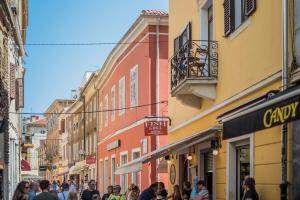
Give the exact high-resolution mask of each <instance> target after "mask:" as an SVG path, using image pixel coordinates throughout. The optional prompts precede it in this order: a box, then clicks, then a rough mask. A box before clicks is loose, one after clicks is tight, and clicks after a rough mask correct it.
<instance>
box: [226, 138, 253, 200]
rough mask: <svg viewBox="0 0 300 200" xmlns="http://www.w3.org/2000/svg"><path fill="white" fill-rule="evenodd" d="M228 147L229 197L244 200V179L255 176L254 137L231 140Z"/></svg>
mask: <svg viewBox="0 0 300 200" xmlns="http://www.w3.org/2000/svg"><path fill="white" fill-rule="evenodd" d="M227 148H228V149H227V152H228V154H227V163H228V168H227V174H228V177H227V182H228V185H227V187H228V188H227V190H228V192H227V195H228V196H227V199H236V200H242V198H243V189H242V184H243V181H244V179H245V177H246V176H253V138H252V137H249V136H248V138H244V139H232V140H229V141H228V146H227Z"/></svg>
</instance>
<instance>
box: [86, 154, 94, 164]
mask: <svg viewBox="0 0 300 200" xmlns="http://www.w3.org/2000/svg"><path fill="white" fill-rule="evenodd" d="M85 163H86V164H88V165H91V164H95V163H96V156H87V157H86V158H85Z"/></svg>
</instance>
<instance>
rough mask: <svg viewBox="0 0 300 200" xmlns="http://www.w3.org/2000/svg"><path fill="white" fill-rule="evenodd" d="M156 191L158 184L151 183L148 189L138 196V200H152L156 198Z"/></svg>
mask: <svg viewBox="0 0 300 200" xmlns="http://www.w3.org/2000/svg"><path fill="white" fill-rule="evenodd" d="M157 192H159V190H158V183H157V182H156V183H152V184H151V185H150V187H148V188H147V189H145V190H144V191H143V192H142V193H141V194H140V196H139V198H138V200H152V199H154V198H155V197H156V194H157Z"/></svg>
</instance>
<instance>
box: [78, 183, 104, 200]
mask: <svg viewBox="0 0 300 200" xmlns="http://www.w3.org/2000/svg"><path fill="white" fill-rule="evenodd" d="M94 194H98V195H99V196H100V194H99V191H98V190H96V182H95V180H93V179H92V180H90V181H89V183H88V189H86V190H84V191H83V192H82V195H81V199H82V200H91V199H92V197H93V195H94Z"/></svg>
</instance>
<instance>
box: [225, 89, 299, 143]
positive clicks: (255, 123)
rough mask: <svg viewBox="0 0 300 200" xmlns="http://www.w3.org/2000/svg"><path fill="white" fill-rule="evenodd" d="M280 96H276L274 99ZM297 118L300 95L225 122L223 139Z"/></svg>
mask: <svg viewBox="0 0 300 200" xmlns="http://www.w3.org/2000/svg"><path fill="white" fill-rule="evenodd" d="M285 94H288V93H285ZM276 96H277V95H276ZM280 96H282V95H278V97H280ZM278 97H274V98H273V99H275V98H278ZM267 101H269V100H266V102H267ZM263 103H265V102H263ZM297 119H300V95H296V96H293V97H290V98H288V99H285V100H282V101H279V102H277V103H274V104H271V105H269V106H266V107H264V108H261V109H259V110H257V111H253V112H250V113H248V114H245V115H242V116H240V117H237V118H235V119H232V120H229V121H227V122H224V129H223V139H228V138H232V137H237V136H240V135H244V134H248V133H253V132H255V131H259V130H263V129H266V128H271V127H274V126H278V125H282V124H284V123H288V122H291V121H294V120H297Z"/></svg>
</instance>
